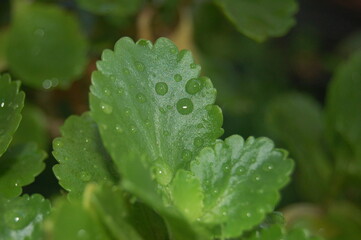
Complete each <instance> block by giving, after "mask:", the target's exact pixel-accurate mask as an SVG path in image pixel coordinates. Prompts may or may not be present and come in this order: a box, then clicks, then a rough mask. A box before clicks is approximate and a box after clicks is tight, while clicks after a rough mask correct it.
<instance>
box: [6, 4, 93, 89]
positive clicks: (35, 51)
mask: <svg viewBox="0 0 361 240" xmlns="http://www.w3.org/2000/svg"><path fill="white" fill-rule="evenodd" d="M15 13H16V14H14V20H13V22H12V26H11V29H10V33H9V39H8V50H7V60H8V65H9V67H10V70H11V71H12V72H13V73H14V74H16V75H17V76H19V77H20V78H21V79H22V81H23V82H24V84H26V85H29V86H32V87H36V88H45V89H49V88H51V87H55V86H58V85H59V86H60V87H67V86H69V85H70V83H71V81H72V80H74V78H76V77H78V76H79V75H80V74H81V73H82V72H83V70H84V67H85V64H86V48H87V46H86V41H85V38H84V36H83V35H82V33H81V31H80V27H79V25H78V23H77V21H76V19H75V18H74V17H73V16H72V15H71V14H69V13H67V12H65V11H64V10H62V9H61V8H58V7H55V6H51V5H49V4H41V3H32V4H25V5H24V6H22V7H21V8H20V9H18V10H17V11H16V12H15Z"/></svg>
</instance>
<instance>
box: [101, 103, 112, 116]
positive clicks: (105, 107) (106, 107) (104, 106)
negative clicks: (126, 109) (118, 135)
mask: <svg viewBox="0 0 361 240" xmlns="http://www.w3.org/2000/svg"><path fill="white" fill-rule="evenodd" d="M100 108H101V109H102V110H103V112H104V113H106V114H111V113H112V112H113V108H112V106H110V105H108V104H105V103H102V104H101V105H100Z"/></svg>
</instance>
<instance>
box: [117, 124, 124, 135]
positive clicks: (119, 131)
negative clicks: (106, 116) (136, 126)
mask: <svg viewBox="0 0 361 240" xmlns="http://www.w3.org/2000/svg"><path fill="white" fill-rule="evenodd" d="M115 130H116V131H117V132H118V133H122V132H123V129H122V127H121V126H120V125H118V124H117V125H116V126H115Z"/></svg>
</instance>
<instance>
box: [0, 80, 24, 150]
mask: <svg viewBox="0 0 361 240" xmlns="http://www.w3.org/2000/svg"><path fill="white" fill-rule="evenodd" d="M19 88H20V82H11V79H10V76H9V75H0V157H1V155H3V153H4V152H5V151H6V149H7V148H8V146H9V144H10V142H11V139H12V136H13V134H14V133H15V131H16V129H17V128H18V126H19V123H20V120H21V114H20V113H21V110H22V108H23V106H24V98H25V94H24V92H22V91H19Z"/></svg>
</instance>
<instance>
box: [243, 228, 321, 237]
mask: <svg viewBox="0 0 361 240" xmlns="http://www.w3.org/2000/svg"><path fill="white" fill-rule="evenodd" d="M280 239H284V240H321V238H318V237H312V236H310V234H309V233H308V232H307V231H306V230H304V229H292V230H291V231H289V232H286V231H285V230H284V229H283V227H282V226H280V225H273V226H271V227H269V228H265V229H262V230H260V231H256V232H255V233H254V234H253V235H252V236H251V237H249V238H246V239H245V240H280Z"/></svg>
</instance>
